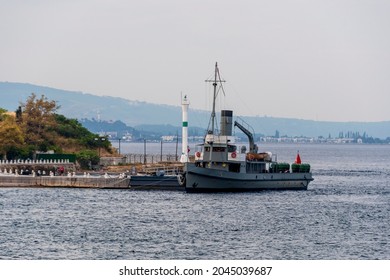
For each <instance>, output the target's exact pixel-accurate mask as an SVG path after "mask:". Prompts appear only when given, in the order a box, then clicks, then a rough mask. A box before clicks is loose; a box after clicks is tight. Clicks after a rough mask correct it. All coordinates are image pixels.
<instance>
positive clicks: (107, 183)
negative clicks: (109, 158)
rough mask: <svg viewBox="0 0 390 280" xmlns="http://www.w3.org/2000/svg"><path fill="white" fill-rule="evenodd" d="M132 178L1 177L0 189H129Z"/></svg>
mask: <svg viewBox="0 0 390 280" xmlns="http://www.w3.org/2000/svg"><path fill="white" fill-rule="evenodd" d="M129 185H130V178H104V177H89V178H87V177H67V176H53V177H51V176H37V177H33V176H22V175H21V176H10V175H9V176H5V175H2V176H0V187H49V188H50V187H59V188H99V189H101V188H104V189H127V188H129Z"/></svg>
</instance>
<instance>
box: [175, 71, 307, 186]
mask: <svg viewBox="0 0 390 280" xmlns="http://www.w3.org/2000/svg"><path fill="white" fill-rule="evenodd" d="M212 82H213V87H214V96H213V108H212V112H211V120H210V125H211V127H209V129H208V130H207V134H206V136H205V138H204V143H203V144H201V145H200V147H201V151H198V152H196V153H195V160H194V161H193V162H190V161H189V160H188V159H189V157H188V155H186V156H184V157H183V158H185V159H186V161H185V162H184V172H183V174H181V175H180V176H179V183H180V184H181V185H182V186H184V187H185V190H186V191H187V192H244V191H261V190H306V189H307V187H308V185H309V183H310V182H311V181H312V180H313V177H312V173H311V172H310V165H309V164H304V163H302V162H301V159H300V156H299V152H298V154H297V158H296V161H295V163H293V164H291V165H290V164H289V163H281V162H277V161H276V159H275V160H274V158H273V155H272V153H270V152H261V153H259V152H258V146H257V145H256V144H255V142H254V136H253V135H254V134H253V133H252V132H251V131H250V128H249V126H248V125H247V124H246V123H245V122H244V121H243V120H241V119H238V118H236V121H234V126H236V127H238V128H239V129H240V130H241V131H242V132H243V133H244V134H245V135H246V136H247V137H248V140H249V151H248V152H246V149H245V148H241V149H240V151H238V149H237V145H235V141H234V140H235V137H234V136H232V127H233V111H230V110H222V111H221V123H220V124H221V125H220V131H219V132H217V130H216V129H215V127H216V125H215V122H216V118H215V102H216V97H217V94H218V90H217V87H218V86H221V87H222V82H223V81H222V80H221V78H220V74H219V69H218V64H217V63H216V64H215V78H214V80H213V81H212ZM186 102H187V101H186ZM187 103H188V102H187ZM187 108H188V107H187ZM184 115H186V114H184V113H183V116H184ZM183 123H184V121H183ZM185 123H187V120H185ZM183 129H184V126H183ZM183 141H184V140H183ZM184 143H187V142H184ZM184 143H183V144H184ZM184 145H185V144H184ZM185 147H187V146H185Z"/></svg>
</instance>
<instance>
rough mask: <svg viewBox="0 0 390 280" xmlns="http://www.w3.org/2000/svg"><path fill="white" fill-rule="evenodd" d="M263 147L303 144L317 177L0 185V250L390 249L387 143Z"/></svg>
mask: <svg viewBox="0 0 390 280" xmlns="http://www.w3.org/2000/svg"><path fill="white" fill-rule="evenodd" d="M150 145H151V146H150ZM150 145H149V147H148V149H149V150H148V152H152V151H153V152H154V151H155V152H156V153H158V152H159V151H160V145H159V144H150ZM121 148H122V152H134V149H137V150H138V151H137V152H138V153H143V146H142V144H122V147H121ZM164 149H171V150H172V151H173V152H174V151H175V145H174V144H165V146H164ZM261 149H263V150H265V151H272V152H274V153H277V154H278V160H279V161H287V162H290V163H291V162H293V161H294V159H295V155H296V151H297V150H299V151H300V155H301V158H302V161H303V162H309V163H311V166H312V170H313V175H314V178H315V181H313V182H312V183H311V184H310V185H309V189H308V190H307V191H281V192H272V191H264V192H257V193H216V194H187V193H184V192H169V191H128V190H94V189H55V188H53V189H49V188H48V189H45V188H38V189H37V188H34V189H30V188H1V189H0V215H1V219H0V259H352V260H355V259H387V260H388V259H390V244H389V242H390V223H389V221H390V145H297V144H273V145H271V144H266V145H262V146H261ZM179 151H180V150H179Z"/></svg>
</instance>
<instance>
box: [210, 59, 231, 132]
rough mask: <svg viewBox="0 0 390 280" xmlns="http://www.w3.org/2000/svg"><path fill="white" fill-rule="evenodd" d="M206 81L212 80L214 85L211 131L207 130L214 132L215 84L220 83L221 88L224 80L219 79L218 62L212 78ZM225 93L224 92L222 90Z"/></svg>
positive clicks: (216, 93)
mask: <svg viewBox="0 0 390 280" xmlns="http://www.w3.org/2000/svg"><path fill="white" fill-rule="evenodd" d="M206 82H212V83H213V87H214V95H213V110H212V112H211V133H210V132H208V133H209V134H214V129H215V128H214V127H215V125H214V124H215V101H216V99H217V95H218V92H217V85H218V82H219V83H220V84H221V88H222V83H223V82H226V81H224V80H221V76H220V74H219V69H218V62H215V72H214V80H206ZM222 91H223V88H222ZM224 93H225V92H224Z"/></svg>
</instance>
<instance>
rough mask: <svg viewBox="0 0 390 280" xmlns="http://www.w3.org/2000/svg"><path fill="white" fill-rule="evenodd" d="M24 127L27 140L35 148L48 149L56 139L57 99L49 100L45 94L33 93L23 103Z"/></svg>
mask: <svg viewBox="0 0 390 280" xmlns="http://www.w3.org/2000/svg"><path fill="white" fill-rule="evenodd" d="M21 106H22V108H23V110H22V118H21V120H22V124H21V125H22V129H23V131H24V134H25V141H26V143H27V144H28V145H31V146H33V147H34V148H35V150H38V149H39V150H42V151H46V150H47V149H48V148H49V147H50V146H51V145H53V144H54V141H55V136H56V135H55V133H53V131H54V128H55V126H56V121H55V111H56V110H57V109H58V108H59V106H57V104H56V102H55V101H49V100H48V99H47V98H46V97H45V96H44V95H42V96H41V98H39V99H38V98H37V96H36V95H35V93H32V94H31V95H30V96H29V97H28V99H27V101H26V103H22V104H21Z"/></svg>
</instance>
